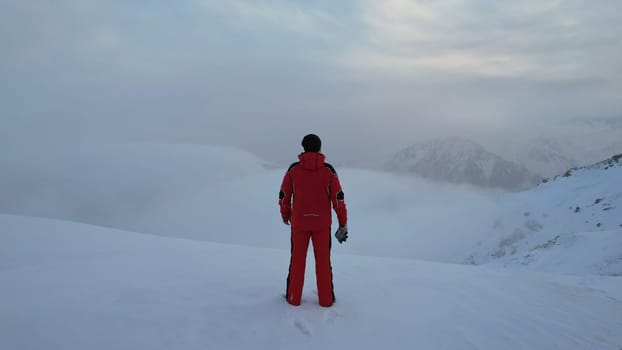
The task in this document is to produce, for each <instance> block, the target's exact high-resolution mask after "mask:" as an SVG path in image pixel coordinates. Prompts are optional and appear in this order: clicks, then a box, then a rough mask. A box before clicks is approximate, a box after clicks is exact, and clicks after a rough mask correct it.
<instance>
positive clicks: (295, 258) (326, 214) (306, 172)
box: [279, 152, 348, 306]
mask: <svg viewBox="0 0 622 350" xmlns="http://www.w3.org/2000/svg"><path fill="white" fill-rule="evenodd" d="M298 159H299V160H300V161H299V162H296V163H294V164H292V165H291V166H290V167H289V169H288V171H287V173H285V176H284V178H283V183H282V185H281V191H280V193H279V206H280V207H281V217H282V218H283V221H285V222H287V221H290V220H291V225H292V232H291V244H292V248H291V249H292V250H291V260H290V265H289V275H288V277H287V292H286V298H287V301H288V302H289V303H290V304H292V305H300V302H301V298H302V288H303V284H304V276H305V265H306V259H307V250H308V247H309V239H311V240H312V242H313V253H314V256H315V275H316V282H317V291H318V298H319V303H320V305H322V306H330V305H332V304H333V302H334V301H335V295H334V292H333V273H332V267H331V263H330V248H331V229H330V225H331V220H332V213H331V205H332V208H333V209H334V210H335V213H336V214H337V219H338V220H339V224H342V225H345V224H347V220H348V215H347V209H346V205H345V202H344V196H343V192H342V190H341V184H340V183H339V178H338V177H337V173H336V172H335V169H334V168H333V167H332V166H331V165H330V164H328V163H324V159H325V157H324V155H323V154H321V153H316V152H305V153H302V154H301V155H299V156H298Z"/></svg>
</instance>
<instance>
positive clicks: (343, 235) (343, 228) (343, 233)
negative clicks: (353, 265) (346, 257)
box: [335, 225, 348, 244]
mask: <svg viewBox="0 0 622 350" xmlns="http://www.w3.org/2000/svg"><path fill="white" fill-rule="evenodd" d="M335 238H337V241H338V242H339V244H341V243H343V242H345V241H346V239H348V226H347V225H339V228H338V229H337V232H335Z"/></svg>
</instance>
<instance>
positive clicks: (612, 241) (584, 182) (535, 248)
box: [465, 156, 622, 276]
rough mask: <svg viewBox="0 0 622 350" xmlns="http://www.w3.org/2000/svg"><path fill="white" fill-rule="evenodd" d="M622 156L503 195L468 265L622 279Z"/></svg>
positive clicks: (467, 259) (468, 259)
mask: <svg viewBox="0 0 622 350" xmlns="http://www.w3.org/2000/svg"><path fill="white" fill-rule="evenodd" d="M621 158H622V156H616V157H613V158H610V159H608V160H606V161H603V162H600V163H597V164H595V165H593V166H589V167H583V168H576V169H572V170H569V171H568V172H567V173H566V174H565V176H559V177H556V178H554V179H552V180H551V181H549V182H548V183H544V184H542V185H540V186H538V187H537V188H535V189H533V190H531V191H526V192H523V193H517V194H512V195H508V196H505V197H502V198H500V199H499V202H498V205H497V206H498V207H499V208H502V209H501V212H502V213H503V214H502V215H500V216H499V217H497V218H496V219H495V221H494V224H493V225H492V226H491V227H490V228H489V230H488V234H487V235H485V236H483V237H481V239H480V240H479V242H478V243H477V244H476V245H475V246H474V247H473V248H472V250H473V253H471V254H470V256H468V257H467V258H466V259H465V262H468V263H474V264H482V263H490V262H493V263H495V264H497V265H502V266H512V267H521V268H529V269H535V270H539V271H550V272H562V273H575V274H581V273H588V274H589V273H597V274H604V275H617V276H619V275H622V253H621V252H622V182H621V181H620V179H622V159H621Z"/></svg>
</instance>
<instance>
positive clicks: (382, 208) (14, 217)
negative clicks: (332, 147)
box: [0, 145, 622, 350]
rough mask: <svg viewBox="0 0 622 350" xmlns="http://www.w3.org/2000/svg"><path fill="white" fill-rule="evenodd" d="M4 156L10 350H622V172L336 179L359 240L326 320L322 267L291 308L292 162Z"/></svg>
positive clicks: (212, 152)
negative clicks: (489, 187)
mask: <svg viewBox="0 0 622 350" xmlns="http://www.w3.org/2000/svg"><path fill="white" fill-rule="evenodd" d="M1 160H2V162H3V164H7V165H8V166H7V168H6V171H3V172H2V173H0V349H16V350H19V349H85V348H86V349H142V348H149V349H159V348H162V349H171V348H174V349H204V348H216V349H221V348H222V349H237V348H251V347H252V348H276V349H279V348H292V347H295V348H303V349H305V348H319V347H323V348H340V347H346V348H358V349H367V348H369V349H372V348H373V349H376V348H379V347H388V348H433V349H444V348H447V349H616V350H617V349H620V348H621V347H622V318H620V317H619V315H621V314H622V277H620V276H622V255H620V252H621V251H622V226H621V225H622V221H621V218H622V212H621V210H622V203H621V202H620V201H621V200H622V186H621V185H620V181H619V179H620V178H622V164H620V163H612V162H608V163H602V164H598V165H595V166H593V167H588V168H583V169H577V170H574V171H573V172H572V175H571V176H569V177H558V178H556V179H552V180H551V181H550V182H548V183H546V184H542V185H540V186H538V187H537V188H535V189H533V190H529V191H525V192H521V193H513V194H508V193H498V192H491V191H482V190H479V189H476V188H474V187H471V186H466V185H451V184H443V183H437V182H434V181H430V180H425V179H421V178H417V177H412V176H406V175H396V174H390V173H385V172H378V171H369V170H360V169H340V168H338V169H337V171H338V172H339V175H340V178H341V181H342V184H343V186H344V190H345V192H346V200H347V202H348V206H349V210H350V222H349V227H350V231H351V234H350V239H349V240H348V242H347V243H345V244H343V245H339V244H336V242H334V244H333V272H334V281H335V292H336V296H337V302H336V304H335V305H334V306H333V307H332V308H328V309H325V308H321V307H319V305H317V301H316V298H317V296H316V295H315V293H314V285H315V280H314V274H313V264H312V260H313V259H312V254H311V255H310V256H309V260H308V264H309V266H308V269H307V280H306V288H305V293H304V297H303V299H304V302H303V304H302V306H300V307H298V308H296V307H291V306H289V305H288V304H287V303H286V302H285V301H284V300H283V298H282V297H281V294H282V293H283V290H284V288H285V278H286V275H287V266H288V265H289V237H288V235H289V232H288V228H287V227H286V226H284V225H283V224H282V223H281V222H280V218H279V215H278V207H277V203H276V202H277V201H276V197H277V193H278V186H279V185H280V181H281V178H282V176H283V172H284V168H285V167H286V166H279V167H275V165H272V164H267V163H266V162H264V161H262V160H261V159H258V158H256V157H254V156H253V155H251V154H249V153H247V152H243V151H238V150H232V149H224V148H215V147H203V146H201V147H199V146H190V145H177V146H171V145H123V146H110V147H104V148H93V149H82V150H77V151H71V152H69V151H63V152H61V153H56V154H50V153H42V154H41V155H39V156H37V157H22V158H19V157H14V158H11V159H7V158H6V155H4V156H3V157H2V159H1ZM329 161H330V159H329ZM577 207H579V208H580V210H579V211H576V208H577ZM7 214H11V215H7ZM42 217H47V218H48V219H45V218H42ZM52 218H53V219H52ZM80 222H81V223H80ZM86 223H88V224H86ZM91 224H95V225H99V226H93V225H91ZM102 226H107V227H102ZM129 231H133V232H129ZM464 263H466V264H475V265H477V266H471V265H464Z"/></svg>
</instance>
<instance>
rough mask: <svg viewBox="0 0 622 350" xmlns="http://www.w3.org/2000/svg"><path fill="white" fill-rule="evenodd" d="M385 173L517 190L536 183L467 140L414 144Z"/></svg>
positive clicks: (522, 169) (523, 170) (521, 169)
mask: <svg viewBox="0 0 622 350" xmlns="http://www.w3.org/2000/svg"><path fill="white" fill-rule="evenodd" d="M387 169H388V170H392V171H399V172H409V173H415V174H417V175H420V176H423V177H425V178H429V179H435V180H440V181H449V182H453V183H466V184H472V185H476V186H481V187H491V188H502V189H507V190H520V189H525V188H529V187H531V186H532V185H534V184H536V183H537V182H538V178H537V177H536V176H534V175H533V174H532V173H530V172H529V170H527V169H526V168H525V167H523V166H522V165H519V164H516V163H513V162H509V161H507V160H505V159H503V158H501V157H499V156H498V155H496V154H493V153H490V152H488V151H487V150H486V149H485V148H484V147H482V146H481V145H479V144H477V143H475V142H472V141H470V140H466V139H462V138H459V137H452V138H447V139H442V140H436V141H431V142H425V143H418V144H415V145H413V146H410V147H408V148H406V149H404V150H402V151H400V152H398V153H397V154H396V155H395V156H394V158H393V159H392V160H391V161H390V162H389V163H388V164H387Z"/></svg>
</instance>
